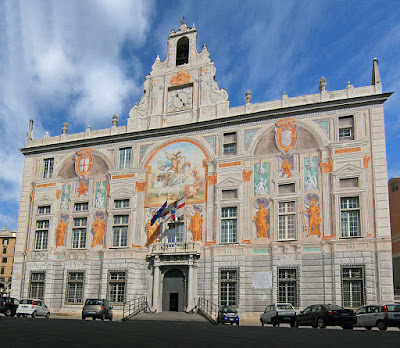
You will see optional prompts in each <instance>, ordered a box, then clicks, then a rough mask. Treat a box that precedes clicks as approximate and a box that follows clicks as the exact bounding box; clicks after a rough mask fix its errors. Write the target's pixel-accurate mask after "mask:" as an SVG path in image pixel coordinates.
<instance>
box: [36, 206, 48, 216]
mask: <svg viewBox="0 0 400 348" xmlns="http://www.w3.org/2000/svg"><path fill="white" fill-rule="evenodd" d="M38 214H50V206H49V205H43V206H41V207H38Z"/></svg>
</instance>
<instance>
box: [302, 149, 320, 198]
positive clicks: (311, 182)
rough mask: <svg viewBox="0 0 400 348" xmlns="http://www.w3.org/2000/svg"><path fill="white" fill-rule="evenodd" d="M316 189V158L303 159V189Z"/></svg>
mask: <svg viewBox="0 0 400 348" xmlns="http://www.w3.org/2000/svg"><path fill="white" fill-rule="evenodd" d="M311 190H318V158H317V157H311V155H310V156H309V157H308V158H305V159H304V191H311Z"/></svg>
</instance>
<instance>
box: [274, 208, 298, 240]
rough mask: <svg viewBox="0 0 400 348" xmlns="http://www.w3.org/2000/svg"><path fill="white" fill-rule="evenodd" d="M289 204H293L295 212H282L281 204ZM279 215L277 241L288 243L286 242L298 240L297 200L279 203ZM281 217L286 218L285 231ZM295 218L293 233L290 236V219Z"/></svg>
mask: <svg viewBox="0 0 400 348" xmlns="http://www.w3.org/2000/svg"><path fill="white" fill-rule="evenodd" d="M288 203H293V211H287V209H285V211H284V212H282V211H281V204H285V207H286V204H288ZM277 208H278V209H277V214H278V221H277V222H278V231H277V233H278V235H277V237H278V238H277V241H281V242H286V241H292V240H297V228H296V227H297V226H296V225H297V213H296V200H285V201H280V202H278V206H277ZM281 217H285V224H284V227H285V230H284V231H282V230H281ZM290 217H293V232H292V235H290V234H289V232H290V231H289V228H288V227H289V218H290Z"/></svg>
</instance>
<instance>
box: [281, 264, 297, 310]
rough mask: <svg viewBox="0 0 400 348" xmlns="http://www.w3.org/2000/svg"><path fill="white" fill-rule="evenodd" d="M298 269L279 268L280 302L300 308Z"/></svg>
mask: <svg viewBox="0 0 400 348" xmlns="http://www.w3.org/2000/svg"><path fill="white" fill-rule="evenodd" d="M298 273H299V271H298V269H297V268H289V269H284V268H278V302H280V303H291V304H292V306H293V307H299V302H300V301H299V277H298Z"/></svg>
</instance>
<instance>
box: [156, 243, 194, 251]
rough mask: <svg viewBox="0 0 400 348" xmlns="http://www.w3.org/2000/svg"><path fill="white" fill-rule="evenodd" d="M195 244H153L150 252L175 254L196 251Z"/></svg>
mask: <svg viewBox="0 0 400 348" xmlns="http://www.w3.org/2000/svg"><path fill="white" fill-rule="evenodd" d="M196 249H197V248H196V243H194V242H189V243H155V244H153V246H152V252H175V251H190V250H196Z"/></svg>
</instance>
